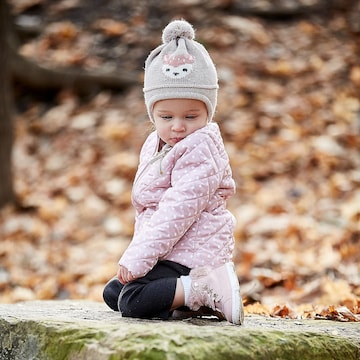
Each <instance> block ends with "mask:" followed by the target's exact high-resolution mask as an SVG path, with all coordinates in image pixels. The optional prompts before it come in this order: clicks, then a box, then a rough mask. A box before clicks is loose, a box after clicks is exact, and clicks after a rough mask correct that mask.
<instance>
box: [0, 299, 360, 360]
mask: <svg viewBox="0 0 360 360" xmlns="http://www.w3.org/2000/svg"><path fill="white" fill-rule="evenodd" d="M140 358H141V359H207V360H208V359H226V360H229V359H266V360H271V359H301V360H307V359H311V360H314V359H315V360H316V359H346V360H353V359H354V360H355V359H360V325H359V323H342V322H334V321H324V320H286V319H280V318H268V317H261V316H247V317H246V323H245V325H244V326H234V325H232V324H230V323H227V322H225V321H218V320H216V319H210V318H209V319H187V320H182V321H179V320H169V321H160V320H140V319H126V318H121V316H120V314H119V313H115V312H112V311H111V310H108V309H107V307H106V306H105V305H104V304H102V303H95V302H86V301H69V300H66V301H35V302H27V303H19V304H12V305H6V304H0V359H1V360H5V359H6V360H12V359H14V360H15V359H16V360H23V359H24V360H25V359H26V360H28V359H34V360H35V359H36V360H60V359H70V360H74V359H80V360H81V359H86V360H92V359H94V360H95V359H96V360H103V359H104V360H105V359H106V360H108V359H109V360H110V359H113V360H115V359H140Z"/></svg>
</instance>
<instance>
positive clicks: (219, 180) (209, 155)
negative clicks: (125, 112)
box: [119, 123, 235, 277]
mask: <svg viewBox="0 0 360 360" xmlns="http://www.w3.org/2000/svg"><path fill="white" fill-rule="evenodd" d="M158 145H159V138H158V135H157V133H156V131H154V132H153V133H151V134H150V135H149V137H148V138H147V139H146V141H145V143H144V145H143V147H142V150H141V153H140V163H139V167H138V171H137V174H136V176H135V180H134V185H133V192H132V202H133V205H134V207H135V211H136V216H135V228H134V235H133V239H132V241H131V243H130V244H129V247H128V248H127V249H126V250H125V252H124V254H123V255H122V257H121V259H120V260H119V264H120V265H123V266H125V267H126V268H127V269H128V270H129V271H130V272H131V273H132V274H133V275H134V276H136V277H141V276H144V275H146V273H147V272H149V271H150V270H151V269H152V268H153V266H154V265H155V264H156V263H157V262H158V261H159V260H171V261H174V262H177V263H179V264H182V265H185V266H187V267H189V268H190V269H193V268H197V267H200V266H204V265H207V266H210V267H216V266H219V265H221V264H223V263H224V262H227V261H230V260H231V257H232V251H233V247H234V239H233V231H234V226H235V219H234V216H233V215H232V214H231V213H230V212H229V211H228V210H227V209H226V200H227V199H228V198H229V197H230V196H232V195H233V194H234V193H235V182H234V180H233V178H232V173H231V168H230V165H229V158H228V155H227V153H226V151H225V149H224V144H223V141H222V138H221V134H220V130H219V127H218V125H217V124H216V123H209V124H208V125H206V126H205V127H203V128H201V129H199V130H197V131H195V132H194V133H192V134H191V135H189V136H187V137H186V138H185V139H183V140H181V141H180V142H178V143H177V144H176V145H174V146H173V147H170V146H169V145H165V147H164V148H163V149H162V151H160V152H157V149H158Z"/></svg>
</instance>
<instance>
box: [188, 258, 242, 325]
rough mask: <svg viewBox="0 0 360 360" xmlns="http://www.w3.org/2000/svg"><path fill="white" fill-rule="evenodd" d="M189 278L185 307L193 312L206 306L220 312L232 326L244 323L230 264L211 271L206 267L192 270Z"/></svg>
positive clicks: (236, 280)
mask: <svg viewBox="0 0 360 360" xmlns="http://www.w3.org/2000/svg"><path fill="white" fill-rule="evenodd" d="M190 278H191V288H190V294H189V299H188V301H187V303H186V304H185V305H186V306H188V307H189V308H190V309H191V310H193V311H197V310H199V309H200V307H202V306H206V307H209V308H211V309H213V310H214V311H216V312H220V313H221V314H223V315H224V317H225V319H226V320H227V321H229V322H231V323H233V324H236V325H241V324H242V323H243V322H244V309H243V305H242V300H241V295H240V285H239V280H238V278H237V275H236V272H235V267H234V264H233V263H232V262H229V263H226V264H225V265H222V266H220V267H218V268H216V269H212V270H211V269H209V268H207V267H203V268H197V269H193V270H191V271H190Z"/></svg>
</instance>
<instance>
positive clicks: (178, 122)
mask: <svg viewBox="0 0 360 360" xmlns="http://www.w3.org/2000/svg"><path fill="white" fill-rule="evenodd" d="M172 130H173V131H176V132H181V131H184V130H185V124H184V122H183V121H182V119H177V118H176V119H174V121H173V124H172Z"/></svg>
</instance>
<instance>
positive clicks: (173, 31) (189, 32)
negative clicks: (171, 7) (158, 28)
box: [162, 20, 195, 44]
mask: <svg viewBox="0 0 360 360" xmlns="http://www.w3.org/2000/svg"><path fill="white" fill-rule="evenodd" d="M178 38H186V39H189V40H194V38H195V31H194V29H193V27H192V26H191V24H189V23H188V22H187V21H185V20H174V21H172V22H171V23H169V24H168V25H167V26H166V27H165V29H164V30H163V34H162V41H163V43H164V44H166V43H169V42H170V41H172V40H176V39H178Z"/></svg>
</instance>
